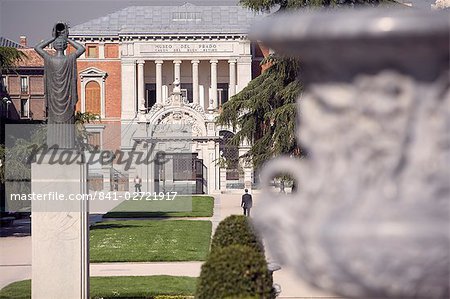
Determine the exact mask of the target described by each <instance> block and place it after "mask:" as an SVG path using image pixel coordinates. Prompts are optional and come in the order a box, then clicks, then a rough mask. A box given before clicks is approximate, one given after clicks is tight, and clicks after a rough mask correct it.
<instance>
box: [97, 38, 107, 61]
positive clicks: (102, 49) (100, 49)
mask: <svg viewBox="0 0 450 299" xmlns="http://www.w3.org/2000/svg"><path fill="white" fill-rule="evenodd" d="M98 58H99V59H104V58H105V43H104V42H100V43H98Z"/></svg>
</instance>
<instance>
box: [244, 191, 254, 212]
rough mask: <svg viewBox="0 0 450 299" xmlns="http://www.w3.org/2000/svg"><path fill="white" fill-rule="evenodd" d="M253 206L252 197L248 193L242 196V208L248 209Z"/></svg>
mask: <svg viewBox="0 0 450 299" xmlns="http://www.w3.org/2000/svg"><path fill="white" fill-rule="evenodd" d="M252 206H253V199H252V196H251V195H250V194H248V193H246V194H244V195H242V202H241V207H243V208H246V209H248V208H251V207H252Z"/></svg>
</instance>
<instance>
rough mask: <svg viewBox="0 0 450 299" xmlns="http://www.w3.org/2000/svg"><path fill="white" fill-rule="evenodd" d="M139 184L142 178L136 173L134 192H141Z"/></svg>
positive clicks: (140, 184)
mask: <svg viewBox="0 0 450 299" xmlns="http://www.w3.org/2000/svg"><path fill="white" fill-rule="evenodd" d="M141 186H142V179H141V178H140V177H139V176H138V175H137V176H136V177H135V178H134V192H142V191H141Z"/></svg>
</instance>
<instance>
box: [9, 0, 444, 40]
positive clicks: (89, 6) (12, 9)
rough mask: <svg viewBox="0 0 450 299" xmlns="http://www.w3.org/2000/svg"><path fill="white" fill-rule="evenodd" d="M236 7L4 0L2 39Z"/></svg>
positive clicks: (130, 0)
mask: <svg viewBox="0 0 450 299" xmlns="http://www.w3.org/2000/svg"><path fill="white" fill-rule="evenodd" d="M403 1H406V2H412V3H413V5H414V6H415V7H425V8H429V7H430V4H431V3H434V2H435V0H403ZM185 2H190V3H192V4H199V5H224V4H225V5H234V4H237V3H238V2H239V1H238V0H51V1H49V0H46V1H43V0H0V36H4V37H6V38H9V39H11V40H14V41H17V42H18V41H19V37H20V36H21V35H25V36H27V39H28V45H29V46H34V45H35V44H36V43H38V42H39V41H41V40H43V39H46V38H49V37H50V36H51V31H52V28H53V25H54V24H55V23H56V22H58V21H66V22H68V23H69V25H72V26H75V25H78V24H81V23H84V22H87V21H89V20H92V19H95V18H98V17H102V16H105V15H107V14H109V13H112V12H115V11H117V10H120V9H122V8H125V7H128V6H132V5H181V4H183V3H185Z"/></svg>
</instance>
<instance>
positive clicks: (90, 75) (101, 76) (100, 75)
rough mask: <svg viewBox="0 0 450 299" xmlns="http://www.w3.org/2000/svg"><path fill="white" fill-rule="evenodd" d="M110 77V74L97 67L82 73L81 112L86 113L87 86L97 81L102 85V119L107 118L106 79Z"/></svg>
mask: <svg viewBox="0 0 450 299" xmlns="http://www.w3.org/2000/svg"><path fill="white" fill-rule="evenodd" d="M107 77H108V73H106V72H104V71H102V70H100V69H98V68H95V67H89V68H87V69H85V70H83V71H81V72H80V79H81V112H82V113H85V112H86V85H87V84H88V83H89V82H91V81H95V82H97V83H98V84H99V85H100V117H101V118H102V119H103V118H105V115H106V113H105V111H106V106H105V105H106V104H105V101H106V87H105V84H106V78H107Z"/></svg>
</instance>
